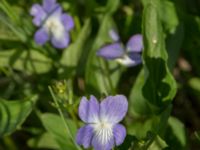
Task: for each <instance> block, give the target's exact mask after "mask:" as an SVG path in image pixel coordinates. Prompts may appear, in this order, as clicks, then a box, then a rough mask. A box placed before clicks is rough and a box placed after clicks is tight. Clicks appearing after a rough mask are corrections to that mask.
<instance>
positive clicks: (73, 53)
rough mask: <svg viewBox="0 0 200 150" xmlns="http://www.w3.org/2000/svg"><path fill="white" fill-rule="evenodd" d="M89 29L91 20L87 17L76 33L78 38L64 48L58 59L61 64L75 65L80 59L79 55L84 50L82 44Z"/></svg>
mask: <svg viewBox="0 0 200 150" xmlns="http://www.w3.org/2000/svg"><path fill="white" fill-rule="evenodd" d="M90 31H91V21H90V19H87V20H86V21H85V24H84V26H83V28H82V30H81V32H80V34H79V35H78V39H77V40H76V42H75V43H73V44H71V45H70V47H69V48H67V49H65V50H64V52H63V55H62V58H61V60H60V62H61V64H62V65H64V66H66V67H76V66H77V64H78V62H79V61H80V57H81V56H82V53H83V52H84V49H83V47H84V44H85V42H86V40H87V38H88V36H89V34H90Z"/></svg>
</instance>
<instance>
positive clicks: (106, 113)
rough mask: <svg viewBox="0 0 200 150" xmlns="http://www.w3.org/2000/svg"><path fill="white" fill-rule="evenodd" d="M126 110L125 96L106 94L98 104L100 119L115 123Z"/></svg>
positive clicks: (121, 117) (122, 116)
mask: <svg viewBox="0 0 200 150" xmlns="http://www.w3.org/2000/svg"><path fill="white" fill-rule="evenodd" d="M127 110H128V101H127V99H126V97H125V96H123V95H116V96H108V97H106V98H105V99H104V100H103V101H102V102H101V104H100V119H101V120H105V121H107V122H111V123H112V124H115V123H118V122H120V121H121V120H122V119H123V118H124V116H125V115H126V112H127Z"/></svg>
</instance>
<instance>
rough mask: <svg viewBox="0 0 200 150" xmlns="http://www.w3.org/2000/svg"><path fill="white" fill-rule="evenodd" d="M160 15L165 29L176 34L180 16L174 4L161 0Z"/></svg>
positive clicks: (167, 0)
mask: <svg viewBox="0 0 200 150" xmlns="http://www.w3.org/2000/svg"><path fill="white" fill-rule="evenodd" d="M159 9H160V10H159V14H160V15H161V20H162V21H163V23H164V28H165V29H166V30H167V31H168V32H169V33H174V32H175V31H176V27H177V26H178V24H179V19H178V14H177V12H176V7H175V4H174V2H172V1H169V0H161V3H160V7H159Z"/></svg>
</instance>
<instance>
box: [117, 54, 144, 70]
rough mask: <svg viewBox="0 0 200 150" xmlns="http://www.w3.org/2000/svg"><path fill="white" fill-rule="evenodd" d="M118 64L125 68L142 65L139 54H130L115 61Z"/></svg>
mask: <svg viewBox="0 0 200 150" xmlns="http://www.w3.org/2000/svg"><path fill="white" fill-rule="evenodd" d="M116 60H117V61H118V62H119V63H120V64H122V65H124V66H127V67H134V66H136V65H138V64H140V63H142V58H141V55H140V54H137V53H130V54H129V56H128V55H124V56H123V57H122V58H119V59H116Z"/></svg>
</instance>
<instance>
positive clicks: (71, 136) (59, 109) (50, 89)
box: [48, 86, 82, 150]
mask: <svg viewBox="0 0 200 150" xmlns="http://www.w3.org/2000/svg"><path fill="white" fill-rule="evenodd" d="M48 88H49V91H50V93H51V96H52V98H53V100H54V103H55V105H56V106H57V109H58V112H59V114H60V116H61V118H62V120H63V123H64V125H65V128H66V129H67V132H68V133H69V135H70V138H71V139H72V141H73V143H74V145H75V146H76V148H77V149H78V150H82V149H81V148H80V147H79V146H78V145H77V144H76V142H75V140H74V138H73V135H72V132H71V130H70V128H69V124H68V123H67V121H66V120H65V117H64V115H63V112H62V110H61V108H60V106H59V104H58V102H57V99H56V97H55V95H54V93H53V90H52V88H51V87H50V86H48Z"/></svg>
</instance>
